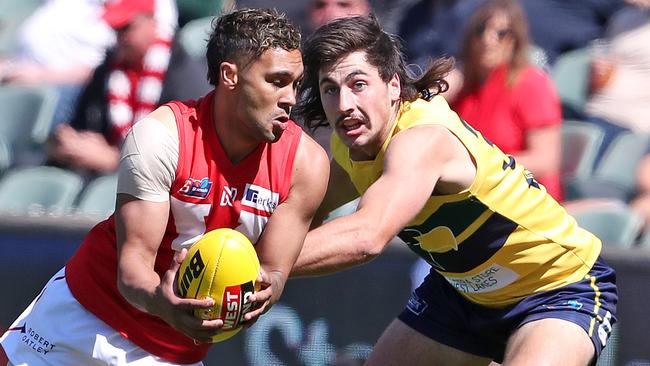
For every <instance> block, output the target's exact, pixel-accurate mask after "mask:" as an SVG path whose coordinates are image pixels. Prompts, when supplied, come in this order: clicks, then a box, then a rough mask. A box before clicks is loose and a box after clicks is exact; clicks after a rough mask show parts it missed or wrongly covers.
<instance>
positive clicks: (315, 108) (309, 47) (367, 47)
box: [296, 14, 453, 131]
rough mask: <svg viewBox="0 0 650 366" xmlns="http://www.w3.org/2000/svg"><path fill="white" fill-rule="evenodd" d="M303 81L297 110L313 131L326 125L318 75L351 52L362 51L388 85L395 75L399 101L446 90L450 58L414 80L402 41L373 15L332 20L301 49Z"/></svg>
mask: <svg viewBox="0 0 650 366" xmlns="http://www.w3.org/2000/svg"><path fill="white" fill-rule="evenodd" d="M303 51H304V57H303V61H304V62H303V63H304V65H305V78H304V81H303V84H302V88H301V93H302V98H303V100H302V102H301V103H300V104H299V106H298V107H297V109H296V113H297V114H298V116H299V117H300V118H301V119H302V120H303V121H304V124H305V126H307V127H308V128H309V129H310V130H312V131H313V130H314V129H316V128H317V127H319V126H326V125H327V118H326V116H325V111H324V110H323V105H322V103H321V99H320V91H319V86H318V73H319V71H320V69H321V68H322V67H323V66H326V65H329V64H332V63H334V62H336V61H338V60H340V59H341V58H343V57H345V56H347V55H349V54H350V53H352V52H356V51H364V52H365V53H366V58H367V60H368V62H369V63H370V64H371V65H373V66H374V67H376V68H377V69H378V71H379V76H380V77H381V79H382V80H383V81H385V82H388V81H389V80H390V79H391V78H392V77H393V75H395V74H397V75H398V76H399V79H400V86H401V95H400V97H401V98H402V100H407V101H413V100H415V99H417V98H418V96H420V97H424V98H425V99H429V98H431V97H433V96H434V95H436V94H439V93H442V92H444V91H446V90H447V89H448V88H449V85H448V84H447V82H446V81H445V80H444V79H443V77H444V76H445V75H446V74H447V73H449V71H450V70H451V68H452V67H453V61H452V60H451V59H446V58H443V59H437V60H434V61H432V62H431V63H430V64H429V67H428V68H427V70H425V71H424V73H423V74H422V75H421V76H420V77H418V78H416V77H414V76H412V72H410V71H409V70H408V69H407V64H406V61H405V57H404V47H403V45H402V42H401V40H400V39H399V38H398V37H397V36H395V35H393V34H389V33H387V32H385V31H384V30H382V29H381V26H380V25H379V22H378V21H377V19H376V18H375V16H374V15H372V14H370V15H367V16H355V17H347V18H341V19H337V20H334V21H332V22H330V23H327V24H325V25H323V26H322V27H320V28H318V29H317V30H316V31H315V32H314V33H313V34H312V35H311V36H310V37H309V39H308V40H307V42H306V43H305V45H304V47H303Z"/></svg>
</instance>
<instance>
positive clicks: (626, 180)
mask: <svg viewBox="0 0 650 366" xmlns="http://www.w3.org/2000/svg"><path fill="white" fill-rule="evenodd" d="M648 147H650V135H648V134H640V133H632V132H627V133H622V134H621V135H619V136H617V137H616V138H615V139H614V141H612V143H611V144H610V145H609V146H608V147H607V150H606V151H605V155H603V159H602V160H601V161H600V163H599V164H598V166H597V167H596V170H595V171H594V177H595V178H597V179H601V180H604V181H608V182H613V183H616V184H619V185H621V186H623V187H624V188H627V189H634V185H635V175H636V170H637V167H638V165H639V162H640V161H641V158H643V156H644V155H645V153H646V152H647V151H648Z"/></svg>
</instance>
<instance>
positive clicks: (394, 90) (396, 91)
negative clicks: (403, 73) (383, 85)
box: [388, 73, 402, 102]
mask: <svg viewBox="0 0 650 366" xmlns="http://www.w3.org/2000/svg"><path fill="white" fill-rule="evenodd" d="M388 93H389V95H390V100H392V101H393V102H396V101H398V100H399V98H400V95H401V94H402V86H401V85H400V83H399V75H397V73H395V74H393V77H391V78H390V80H389V81H388Z"/></svg>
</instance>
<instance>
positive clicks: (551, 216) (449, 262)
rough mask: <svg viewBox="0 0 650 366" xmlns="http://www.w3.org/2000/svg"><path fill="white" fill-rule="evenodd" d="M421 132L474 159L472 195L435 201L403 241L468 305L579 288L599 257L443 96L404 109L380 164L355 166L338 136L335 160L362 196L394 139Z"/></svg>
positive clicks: (595, 245)
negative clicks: (446, 137)
mask: <svg viewBox="0 0 650 366" xmlns="http://www.w3.org/2000/svg"><path fill="white" fill-rule="evenodd" d="M420 125H441V126H444V127H446V128H447V129H448V130H449V131H451V133H453V134H454V135H455V136H456V137H457V138H458V139H459V140H460V142H461V143H463V145H464V146H465V147H466V149H467V150H468V151H469V153H470V154H471V155H472V157H473V159H474V161H475V164H476V177H475V178H474V181H473V182H472V184H471V186H470V187H469V189H466V190H464V191H463V192H460V193H458V194H452V195H432V196H430V197H429V199H428V201H427V203H426V205H425V206H424V208H423V209H422V211H420V213H419V214H418V215H417V216H416V217H415V218H414V219H413V220H412V221H411V222H410V223H409V224H408V226H406V227H405V228H404V229H403V230H402V231H401V232H400V233H399V237H400V238H401V239H402V240H403V241H404V242H406V244H407V245H408V246H409V247H410V248H411V249H412V250H413V251H414V252H416V253H417V254H418V255H419V256H420V257H422V258H424V260H426V261H427V262H428V263H429V264H431V266H432V267H433V268H434V269H435V270H436V271H438V272H439V273H440V274H442V275H443V276H444V277H445V278H446V279H447V281H449V283H451V284H452V285H453V286H454V287H455V288H456V289H457V290H458V291H459V292H461V293H462V294H463V295H465V296H466V297H467V298H468V299H470V300H472V301H474V302H476V303H479V304H483V305H487V306H495V307H499V306H505V305H508V304H512V303H515V302H517V301H519V300H521V299H522V298H524V297H526V296H528V295H531V294H534V293H538V292H541V291H547V290H550V289H555V288H558V287H561V286H563V285H566V284H570V283H574V282H576V281H579V280H581V279H582V278H583V277H584V276H585V275H586V274H587V273H588V272H589V270H590V268H591V267H592V266H593V264H594V262H595V261H596V259H597V258H598V255H599V254H600V250H601V246H602V244H601V242H600V240H599V239H598V238H597V237H596V236H594V235H593V234H591V233H590V232H588V231H586V230H584V229H582V228H580V227H579V226H578V225H577V224H576V221H575V220H574V219H573V218H572V217H571V216H570V215H569V214H567V212H566V211H565V210H564V208H562V206H560V205H559V204H558V203H557V202H556V201H555V200H554V199H553V198H552V197H551V196H549V195H548V194H547V193H546V189H545V188H544V187H543V186H542V185H540V184H539V183H537V181H535V179H534V178H533V176H532V174H531V173H530V172H529V171H527V170H525V169H524V167H522V166H521V165H519V164H517V163H516V162H515V160H514V158H513V157H512V156H509V155H505V154H504V153H503V152H501V150H499V148H498V147H497V146H495V145H494V144H492V143H491V142H490V141H488V140H487V139H485V138H484V137H483V136H482V135H481V134H480V133H479V132H478V131H476V130H474V129H473V128H472V127H471V126H469V125H468V124H467V123H466V122H464V121H463V120H461V119H460V118H459V117H458V115H457V114H456V113H454V112H453V111H452V110H451V109H450V108H449V106H448V105H447V103H446V101H445V100H444V98H443V97H441V96H436V97H434V98H433V99H432V100H431V101H430V102H427V101H424V100H421V99H418V100H416V101H414V102H412V103H408V102H404V103H402V106H401V108H400V112H399V115H398V118H397V120H396V122H395V125H394V126H393V127H392V132H391V134H390V137H389V138H388V139H387V140H386V141H385V142H384V144H383V147H382V149H381V151H380V152H379V154H378V155H377V157H376V158H375V159H374V160H371V161H352V160H351V159H350V155H349V149H348V148H347V147H346V146H345V145H344V144H343V143H342V142H341V140H340V139H339V138H338V137H337V136H336V135H333V137H332V153H333V156H334V158H335V159H336V161H337V163H338V164H339V165H341V167H343V169H345V171H346V172H347V173H348V174H349V175H350V178H351V180H352V183H353V184H354V186H355V187H356V189H357V190H358V191H359V193H360V194H363V193H364V192H365V191H366V190H367V189H368V187H370V185H371V184H373V183H374V182H375V181H376V180H377V179H378V178H379V176H380V175H381V173H382V169H383V158H384V153H385V151H386V148H387V147H388V145H389V144H390V140H391V139H392V137H394V136H395V135H397V134H398V133H400V132H401V131H403V130H406V129H409V128H411V127H414V126H420Z"/></svg>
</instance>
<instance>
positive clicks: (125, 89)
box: [47, 0, 207, 173]
mask: <svg viewBox="0 0 650 366" xmlns="http://www.w3.org/2000/svg"><path fill="white" fill-rule="evenodd" d="M156 6H157V3H156V2H154V1H153V0H120V1H115V2H112V3H108V4H107V5H106V8H105V11H104V14H103V19H105V20H106V22H107V23H108V24H110V25H111V26H112V27H113V28H114V29H115V30H116V31H117V35H118V36H117V46H116V48H115V49H114V50H113V51H112V52H110V53H109V54H108V56H107V58H106V60H105V61H104V63H103V64H102V65H100V66H99V67H98V68H97V69H96V70H95V72H94V74H93V78H92V80H91V81H90V83H89V84H88V85H87V86H86V87H85V89H84V91H83V92H82V95H81V96H80V98H79V103H78V106H77V109H76V112H75V116H74V118H73V119H72V121H71V122H70V124H63V125H61V126H59V127H58V128H57V129H56V131H55V132H54V133H53V134H52V136H51V138H50V141H49V142H48V146H47V154H48V158H49V160H50V162H51V163H53V164H56V165H60V166H63V167H66V168H70V169H74V170H77V171H80V172H82V173H110V172H113V171H114V170H115V169H116V167H117V163H118V158H119V150H118V146H119V144H120V143H121V141H122V139H123V138H124V136H125V135H126V133H127V131H128V130H129V128H130V127H131V125H132V124H133V123H134V122H135V121H136V120H138V119H140V118H142V117H143V116H145V115H147V114H148V113H149V112H151V111H152V110H153V109H154V108H156V107H157V106H158V105H159V104H160V102H161V95H165V98H167V100H172V99H188V98H195V97H198V96H200V95H201V93H202V92H204V91H205V90H206V88H207V83H206V82H205V80H204V78H203V76H204V75H205V70H201V71H200V72H198V70H195V71H196V72H193V74H194V75H190V74H189V73H186V74H184V75H187V77H188V79H185V80H178V79H175V80H176V84H175V85H172V84H170V83H168V82H167V81H168V78H166V75H167V70H168V67H169V68H170V69H172V68H175V66H174V65H178V64H179V62H180V63H184V65H189V66H191V65H192V64H191V62H188V57H186V55H185V53H184V51H183V50H182V48H181V47H174V48H173V49H170V47H171V44H172V36H173V33H170V29H168V27H167V26H166V25H162V26H161V23H160V22H159V21H158V20H157V18H156V17H155V16H154V14H155V12H156V11H157V9H156ZM172 51H173V52H172ZM170 58H171V65H170ZM176 69H178V68H176ZM178 72H181V71H180V70H179V71H178ZM199 80H200V81H199ZM179 81H180V82H182V83H183V84H181V85H179V84H177V83H178V82H179ZM188 86H189V87H190V88H188ZM179 91H185V93H189V94H191V95H183V93H179ZM163 102H164V101H163Z"/></svg>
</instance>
